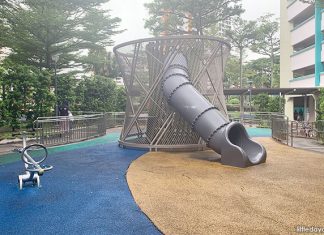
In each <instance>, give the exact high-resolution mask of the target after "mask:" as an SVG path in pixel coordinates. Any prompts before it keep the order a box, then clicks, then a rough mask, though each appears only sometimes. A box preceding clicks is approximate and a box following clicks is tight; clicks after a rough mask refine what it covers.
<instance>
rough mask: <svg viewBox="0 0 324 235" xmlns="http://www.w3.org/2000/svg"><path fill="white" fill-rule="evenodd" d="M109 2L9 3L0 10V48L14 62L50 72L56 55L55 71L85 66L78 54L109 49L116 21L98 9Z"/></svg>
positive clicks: (34, 0)
mask: <svg viewBox="0 0 324 235" xmlns="http://www.w3.org/2000/svg"><path fill="white" fill-rule="evenodd" d="M106 2H108V0H82V1H80V0H70V1H65V0H26V1H23V2H22V3H21V4H17V1H8V5H7V6H2V7H1V8H0V19H2V22H5V23H3V24H2V26H4V27H5V29H4V30H3V31H2V32H1V37H0V40H1V43H0V45H3V46H6V47H9V48H12V50H13V52H14V53H12V54H11V58H12V59H13V60H14V61H17V62H20V63H23V64H28V65H35V66H37V67H39V68H51V67H53V66H52V56H53V55H56V54H59V55H60V60H59V63H58V68H71V67H73V68H75V67H76V66H78V65H81V64H84V63H90V62H89V60H87V61H85V58H84V56H81V55H80V50H104V48H105V47H107V46H109V45H111V43H112V41H111V36H112V35H114V34H116V33H119V32H120V31H117V30H116V29H117V27H118V24H119V22H120V19H119V18H113V17H111V16H110V14H109V10H106V8H103V7H101V5H102V4H103V3H106Z"/></svg>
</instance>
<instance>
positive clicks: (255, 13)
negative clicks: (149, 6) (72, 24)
mask: <svg viewBox="0 0 324 235" xmlns="http://www.w3.org/2000/svg"><path fill="white" fill-rule="evenodd" d="M150 1H151V0H110V1H109V3H108V5H107V6H108V8H109V9H111V15H112V16H113V17H119V18H121V19H122V22H121V24H120V29H126V31H125V32H123V33H121V34H119V35H115V36H114V37H113V38H112V39H113V40H114V41H115V45H118V44H120V43H123V42H127V41H131V40H136V39H140V38H147V37H151V35H150V33H149V31H148V30H146V29H144V19H145V18H147V17H148V12H147V10H146V8H145V7H144V3H147V2H150ZM242 6H243V9H245V13H244V14H243V16H242V17H243V18H244V19H247V20H255V19H257V18H258V17H260V16H262V15H265V14H267V13H273V14H274V15H275V16H276V17H277V18H279V15H280V0H242Z"/></svg>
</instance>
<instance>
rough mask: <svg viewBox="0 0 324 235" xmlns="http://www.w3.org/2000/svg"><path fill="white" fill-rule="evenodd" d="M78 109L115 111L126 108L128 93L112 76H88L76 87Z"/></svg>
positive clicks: (76, 106)
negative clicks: (117, 84)
mask: <svg viewBox="0 0 324 235" xmlns="http://www.w3.org/2000/svg"><path fill="white" fill-rule="evenodd" d="M76 93H77V94H78V95H77V97H76V105H75V108H76V109H77V110H82V111H95V112H114V111H124V110H125V100H126V95H125V91H124V89H123V88H118V87H117V86H116V84H115V82H113V81H112V80H111V79H110V78H107V77H102V76H95V77H93V78H86V79H84V80H83V81H81V82H80V83H79V84H78V86H77V87H76Z"/></svg>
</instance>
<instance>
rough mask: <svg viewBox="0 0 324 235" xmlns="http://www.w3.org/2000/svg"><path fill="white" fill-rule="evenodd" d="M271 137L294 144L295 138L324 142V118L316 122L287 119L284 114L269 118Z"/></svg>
mask: <svg viewBox="0 0 324 235" xmlns="http://www.w3.org/2000/svg"><path fill="white" fill-rule="evenodd" d="M271 123H272V124H271V126H272V138H274V139H276V140H279V141H281V142H282V143H285V144H287V145H290V146H294V139H295V138H304V139H313V140H316V141H317V142H319V143H321V144H324V120H319V121H316V122H305V121H289V120H288V118H287V117H286V116H280V115H277V116H276V115H273V116H272V118H271Z"/></svg>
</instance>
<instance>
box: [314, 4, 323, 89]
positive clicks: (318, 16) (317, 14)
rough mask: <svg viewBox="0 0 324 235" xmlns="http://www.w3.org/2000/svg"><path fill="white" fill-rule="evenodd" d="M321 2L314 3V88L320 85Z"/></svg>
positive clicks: (321, 66)
mask: <svg viewBox="0 0 324 235" xmlns="http://www.w3.org/2000/svg"><path fill="white" fill-rule="evenodd" d="M321 2H322V1H321V0H316V1H315V86H319V85H320V83H321V72H322V71H323V64H322V40H323V35H322V6H321Z"/></svg>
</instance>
